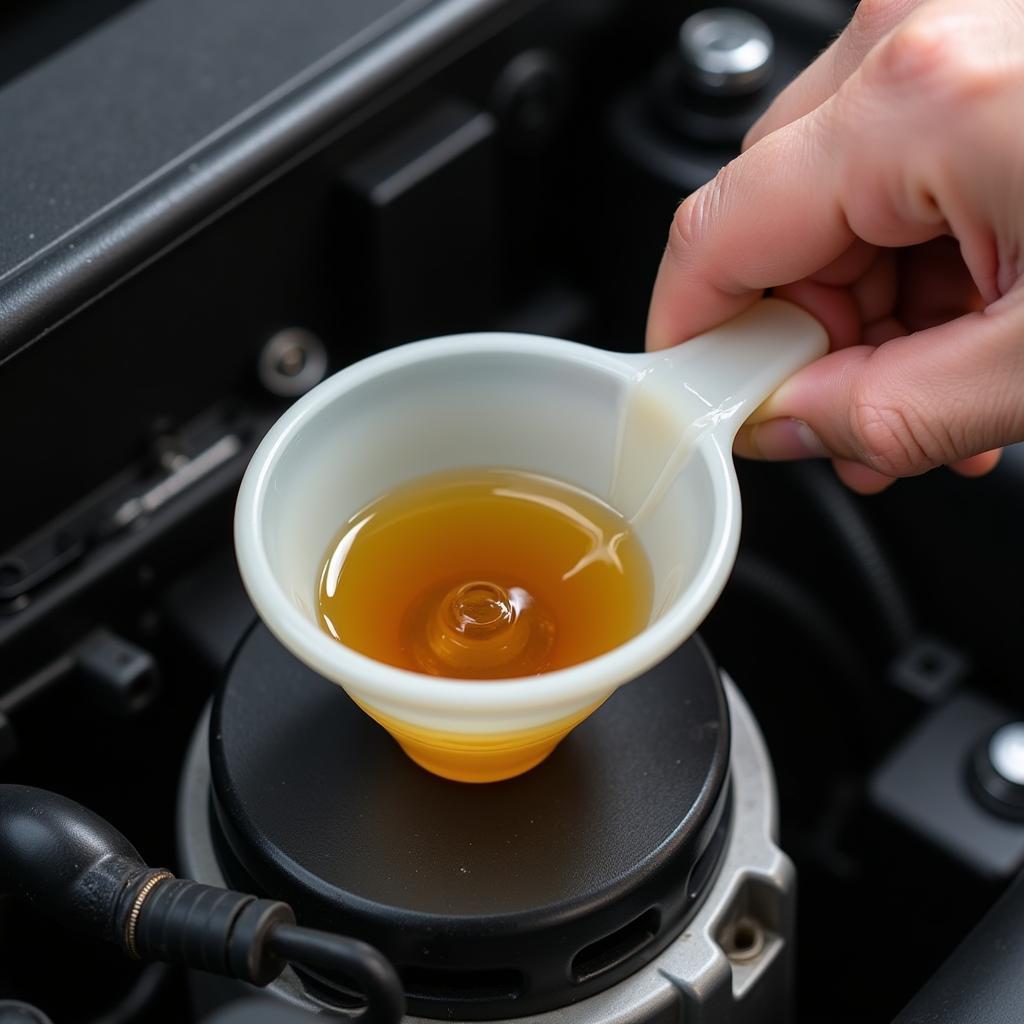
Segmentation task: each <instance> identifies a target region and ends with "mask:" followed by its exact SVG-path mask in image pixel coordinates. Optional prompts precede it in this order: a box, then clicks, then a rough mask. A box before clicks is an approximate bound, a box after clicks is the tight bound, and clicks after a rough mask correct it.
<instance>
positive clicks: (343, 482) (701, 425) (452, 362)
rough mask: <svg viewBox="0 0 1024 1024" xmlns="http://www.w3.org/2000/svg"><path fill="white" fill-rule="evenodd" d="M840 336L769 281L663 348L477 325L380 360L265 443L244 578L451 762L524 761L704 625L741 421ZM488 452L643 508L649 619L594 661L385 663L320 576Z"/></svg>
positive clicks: (313, 402)
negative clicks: (403, 487)
mask: <svg viewBox="0 0 1024 1024" xmlns="http://www.w3.org/2000/svg"><path fill="white" fill-rule="evenodd" d="M826 345H827V339H826V336H825V332H824V330H823V329H822V328H821V326H820V325H819V324H818V323H817V322H816V321H815V320H813V319H812V318H811V317H810V316H809V315H808V314H806V313H804V312H803V311H801V310H798V309H797V308H796V307H794V306H791V305H789V304H788V303H785V302H780V301H778V300H772V299H767V300H763V301H761V302H759V303H758V304H757V305H756V306H754V307H753V308H752V309H750V310H748V311H747V312H746V313H744V314H742V315H741V316H740V317H737V318H736V319H735V320H733V321H731V322H730V323H728V324H725V325H723V326H721V327H719V328H717V329H715V330H714V331H711V332H708V333H707V334H705V335H702V336H701V337H699V338H696V339H693V340H692V341H689V342H687V343H686V344H685V345H682V346H680V347H678V348H676V349H673V350H671V351H669V352H663V353H657V354H654V355H644V356H637V355H619V354H613V353H607V352H603V351H600V350H597V349H592V348H588V347H587V346H583V345H578V344H573V343H570V342H565V341H557V340H554V339H551V338H540V337H533V336H527V335H516V334H466V335H456V336H453V337H447V338H438V339H433V340H430V341H423V342H417V343H414V344H411V345H405V346H401V347H399V348H395V349H392V350H390V351H387V352H383V353H381V354H379V355H376V356H373V357H371V358H369V359H366V360H363V361H362V362H360V363H357V364H355V365H353V366H351V367H349V368H348V369H346V370H343V371H342V372H341V373H338V374H336V375H335V376H333V377H331V378H330V379H328V380H326V381H324V383H322V384H321V385H319V386H318V387H317V388H314V389H313V391H311V392H310V393H309V394H308V395H306V396H305V397H304V398H303V399H301V400H300V401H299V402H297V403H296V404H295V405H294V406H292V407H291V408H290V409H289V410H288V412H286V413H285V415H284V416H282V417H281V419H280V420H279V421H278V422H277V424H276V425H275V426H274V428H273V429H272V430H271V431H270V433H269V434H268V435H267V437H266V438H265V439H264V441H263V443H262V444H261V445H260V447H259V449H258V450H257V452H256V454H255V456H254V457H253V460H252V462H251V464H250V466H249V469H248V471H247V473H246V476H245V479H244V480H243V482H242V487H241V490H240V492H239V498H238V505H237V509H236V517H235V545H236V551H237V555H238V561H239V567H240V569H241V573H242V579H243V582H244V583H245V586H246V589H247V590H248V592H249V595H250V597H251V598H252V601H253V603H254V605H255V606H256V609H257V611H258V612H259V613H260V615H261V616H262V618H263V619H264V621H265V622H266V623H267V625H268V626H269V627H270V629H271V630H272V631H273V632H274V634H275V635H276V636H277V637H278V638H279V639H280V640H281V642H282V643H283V644H284V645H285V646H286V647H288V648H289V649H290V650H291V651H292V652H293V653H294V654H295V655H296V656H297V657H299V658H300V659H301V660H303V661H304V662H305V663H306V664H307V665H309V666H310V667H311V668H312V669H314V670H315V671H317V672H319V673H320V674H321V675H323V676H325V677H326V678H327V679H330V680H331V681H333V682H335V683H337V684H338V685H340V686H342V687H344V688H345V690H346V691H347V692H348V693H349V694H350V695H351V696H352V697H353V699H355V700H356V701H358V702H359V704H360V705H361V706H362V707H363V708H365V709H366V710H367V711H368V712H369V713H371V714H372V715H373V716H374V717H375V718H376V719H377V720H378V721H380V722H382V723H383V724H385V725H387V726H389V727H391V728H394V729H395V731H396V736H397V737H398V738H399V740H400V741H401V740H402V738H403V737H402V735H400V734H399V732H398V728H397V723H401V725H402V727H403V733H404V734H405V736H406V737H408V736H411V735H413V734H415V736H416V737H417V739H416V743H417V744H418V745H419V747H421V748H422V747H423V746H425V745H427V746H429V745H432V746H434V747H438V748H440V747H443V748H444V749H445V750H446V751H447V753H446V754H445V758H444V762H443V763H442V762H441V761H440V760H437V759H434V760H433V761H432V762H431V763H429V764H428V766H429V767H430V768H431V770H434V771H439V772H441V773H442V774H446V775H448V776H449V777H451V778H460V779H471V778H479V772H478V771H477V764H478V763H479V762H480V761H481V759H484V760H487V761H488V762H489V765H490V767H489V768H488V770H487V771H486V773H485V775H486V778H487V779H497V778H503V777H508V776H511V775H514V774H517V773H518V772H521V771H523V770H525V768H526V767H528V766H529V764H530V763H535V762H536V760H537V758H538V756H539V757H543V756H544V754H545V753H546V752H547V751H549V750H550V749H551V748H552V747H553V745H554V743H557V742H558V739H560V738H561V736H564V735H565V733H567V732H568V731H569V729H571V728H572V726H573V725H574V724H576V723H577V722H578V721H580V719H581V718H582V717H585V715H586V714H587V713H588V711H589V710H591V709H593V708H594V707H597V706H598V705H599V704H600V703H601V702H602V701H604V700H605V699H606V698H607V697H608V696H609V695H610V694H611V693H612V692H613V691H614V690H615V688H616V687H618V686H620V685H622V684H623V683H626V682H629V681H630V680H632V679H635V678H636V677H637V676H639V675H641V674H642V673H643V672H644V671H646V670H647V669H649V668H651V667H652V666H653V665H655V664H657V663H658V662H659V661H661V660H662V659H664V658H665V657H667V656H668V654H670V653H671V652H672V651H673V650H674V649H675V648H677V647H678V646H679V645H680V644H681V643H682V642H683V641H684V640H686V638H687V637H689V636H690V635H691V634H692V633H693V632H694V631H695V630H696V628H697V626H698V625H699V624H700V622H701V620H702V619H703V618H704V616H705V615H706V614H707V613H708V611H709V610H710V609H711V606H712V605H713V604H714V602H715V600H716V599H717V597H718V595H719V594H720V593H721V590H722V588H723V586H724V585H725V582H726V579H727V578H728V574H729V570H730V569H731V567H732V562H733V560H734V558H735V553H736V547H737V544H738V541H739V527H740V510H739V493H738V488H737V484H736V475H735V471H734V468H733V464H732V456H731V447H732V440H733V437H734V436H735V432H736V430H737V429H738V427H739V425H740V423H742V421H743V420H744V419H745V418H746V417H747V416H748V415H749V414H750V413H751V412H752V411H753V410H754V408H755V407H756V406H757V405H758V404H759V403H760V402H762V401H763V400H764V399H765V398H766V397H767V396H768V395H769V394H770V393H771V392H772V390H774V389H775V388H776V387H777V386H778V385H779V384H780V383H782V381H783V380H785V379H786V377H788V376H789V375H790V374H792V373H793V372H794V371H796V370H797V369H799V368H800V367H801V366H803V365H804V364H806V363H808V362H810V361H811V360H813V359H814V358H816V357H817V356H819V355H821V354H822V353H823V352H824V351H825V348H826ZM470 467H491V468H493V467H506V468H511V469H518V470H525V471H528V472H535V473H540V474H543V475H545V476H549V477H554V478H556V479H560V480H564V481H566V482H567V483H570V484H573V485H575V486H578V487H582V488H583V489H585V490H587V491H589V492H590V493H591V494H594V495H595V496H597V497H598V498H600V499H602V500H604V501H607V502H608V503H609V504H611V505H612V506H613V507H615V508H616V509H618V511H620V512H621V513H623V514H624V515H625V516H626V517H627V518H629V519H630V521H631V524H632V526H633V527H634V529H635V530H636V532H637V535H638V537H639V539H640V541H641V543H642V544H643V546H644V548H645V550H646V552H647V554H648V556H649V558H650V560H651V563H652V566H653V569H654V612H653V614H652V619H651V622H650V623H649V625H648V626H647V628H646V629H645V630H644V631H643V632H642V633H640V634H639V635H638V636H636V637H634V638H633V639H632V640H630V641H629V642H627V643H625V644H623V645H622V646H620V647H617V648H615V649H614V650H612V651H610V652H608V653H607V654H603V655H601V656H600V657H598V658H594V659H592V660H590V661H587V662H584V663H582V664H579V665H574V666H572V667H570V668H566V669H560V670H558V671H556V672H551V673H547V674H545V675H543V676H535V677H524V678H517V679H507V680H501V681H497V682H495V681H488V682H487V683H485V684H479V683H472V682H466V681H463V680H454V679H444V678H432V677H427V676H423V675H420V674H417V673H413V672H408V671H404V670H401V669H397V668H394V667H391V666H388V665H383V664H380V663H378V662H376V661H373V660H371V659H369V658H367V657H365V656H363V655H360V654H358V653H356V652H355V651H353V650H351V649H349V648H346V647H345V646H344V645H342V644H340V643H338V642H337V641H335V640H334V639H332V638H331V637H328V636H327V635H326V634H325V633H324V632H323V631H322V630H321V629H320V628H319V626H318V625H317V621H316V586H317V581H318V579H319V570H320V565H321V560H322V558H323V556H324V552H325V551H326V549H327V546H328V544H329V542H330V540H331V538H332V537H333V536H334V535H335V533H336V531H337V529H338V527H339V525H340V524H341V523H342V522H344V521H345V520H346V519H347V518H348V517H350V516H351V515H352V514H353V513H354V512H356V511H358V510H359V509H360V508H362V507H363V506H364V505H366V504H368V503H369V502H370V501H372V500H373V499H374V498H376V497H377V496H379V495H380V494H382V493H384V492H385V491H387V490H389V489H390V488H392V487H394V486H395V485H397V484H399V483H402V482H404V481H406V480H409V479H413V478H415V477H419V476H423V475H425V474H427V473H431V472H437V471H440V470H451V469H459V468H470ZM553 729H554V735H552V731H553ZM425 736H428V737H429V736H432V737H434V739H433V740H430V739H428V740H426V741H425V740H424V737H425ZM452 736H459V737H464V738H465V739H464V740H463V741H462V744H463V745H462V746H461V747H456V746H455V745H453V744H452V743H451V742H450V737H452ZM510 736H514V737H515V742H514V743H510V740H509V738H510ZM407 742H408V740H407ZM456 750H458V751H459V753H458V755H456V754H455V753H454V752H455V751H456ZM527 751H529V752H528V753H527ZM499 752H502V753H501V754H500V756H499ZM453 758H457V760H459V761H462V762H463V766H462V767H459V766H457V765H456V764H455V763H454V761H453ZM427 760H428V759H427V758H426V757H425V756H424V757H422V760H421V763H427ZM480 781H483V779H480Z"/></svg>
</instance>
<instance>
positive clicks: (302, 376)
mask: <svg viewBox="0 0 1024 1024" xmlns="http://www.w3.org/2000/svg"><path fill="white" fill-rule="evenodd" d="M256 369H257V372H258V373H259V378H260V383H262V385H263V386H264V387H265V388H266V389H267V390H268V391H269V392H270V393H271V394H272V395H278V396H279V397H280V398H298V396H299V395H304V394H305V393H306V392H307V391H308V390H309V389H310V388H311V387H313V386H314V385H316V384H319V383H320V381H322V380H323V379H324V374H325V373H326V372H327V350H326V349H325V348H324V343H323V342H322V341H321V340H320V339H319V338H318V337H317V336H316V335H315V334H313V332H312V331H307V330H306V329H305V328H304V327H288V328H285V330H283V331H278V332H277V334H275V335H274V336H273V337H272V338H270V340H269V341H268V342H267V343H266V344H265V345H264V346H263V349H262V351H261V352H260V357H259V363H258V364H257V367H256Z"/></svg>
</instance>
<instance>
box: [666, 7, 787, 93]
mask: <svg viewBox="0 0 1024 1024" xmlns="http://www.w3.org/2000/svg"><path fill="white" fill-rule="evenodd" d="M679 53H680V56H681V57H682V60H683V64H684V66H685V68H686V71H687V74H688V75H689V77H690V80H691V82H692V84H693V85H694V86H695V87H696V88H697V89H700V90H701V91H702V92H705V93H708V94H714V95H725V96H741V95H744V94H746V93H751V92H755V91H756V90H757V89H759V88H760V87H761V86H762V85H764V84H765V82H767V81H768V78H769V77H770V76H771V72H772V59H773V56H774V53H775V40H774V38H773V36H772V32H771V29H770V28H769V27H768V26H767V25H766V24H765V23H764V22H763V21H762V20H761V19H760V18H759V17H757V15H755V14H750V13H749V12H748V11H741V10H738V9H737V8H735V7H710V8H708V9H707V10H704V11H698V12H697V13H696V14H691V15H690V17H689V18H687V19H686V21H684V22H683V24H682V26H681V27H680V29H679Z"/></svg>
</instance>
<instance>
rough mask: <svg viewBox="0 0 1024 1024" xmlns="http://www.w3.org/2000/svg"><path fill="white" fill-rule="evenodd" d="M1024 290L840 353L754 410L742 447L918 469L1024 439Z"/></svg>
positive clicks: (895, 472)
mask: <svg viewBox="0 0 1024 1024" xmlns="http://www.w3.org/2000/svg"><path fill="white" fill-rule="evenodd" d="M1022 395H1024V294H1017V295H1013V294H1012V293H1011V294H1010V295H1007V296H1006V297H1005V298H1004V299H1002V300H1000V301H999V302H997V303H995V304H993V305H992V306H990V307H989V308H988V309H987V310H986V311H985V312H983V313H969V314H967V315H965V316H962V317H959V318H957V319H955V320H951V321H949V322H947V323H944V324H941V325H939V326H938V327H932V328H930V329H928V330H925V331H919V332H918V333H916V334H912V335H909V336H907V337H903V338H896V339H893V340H892V341H888V342H885V343H884V344H883V345H880V346H879V347H878V348H872V347H870V346H867V345H859V346H856V347H853V348H847V349H842V350H841V351H837V352H832V353H831V354H829V355H827V356H825V357H824V358H823V359H819V360H818V361H817V362H816V363H812V364H811V365H810V366H808V367H806V368H805V369H803V370H801V371H800V372H799V373H797V374H795V375H794V376H793V377H791V378H790V379H789V380H788V381H786V382H785V383H784V384H783V385H782V387H780V388H779V389H778V391H776V392H775V393H774V394H773V395H772V396H771V397H770V398H769V399H768V400H767V401H766V402H765V403H764V404H763V405H762V406H761V407H760V408H759V409H758V410H757V411H756V412H755V413H754V415H753V416H752V417H751V420H750V421H749V422H748V423H747V425H746V426H745V427H744V429H743V431H742V432H741V437H740V438H739V439H738V443H737V448H738V450H739V451H740V452H741V454H748V455H753V456H755V457H760V458H767V459H773V458H774V459H779V458H796V457H800V456H802V455H803V456H810V455H831V456H833V457H834V458H837V459H840V460H852V461H855V462H859V463H861V464H863V465H865V466H867V467H869V468H871V469H873V470H875V471H876V472H878V473H881V474H883V475H885V476H887V477H901V476H913V475H915V474H918V473H923V472H924V471H925V470H928V469H931V468H932V467H934V466H939V465H949V464H951V463H955V462H958V461H960V460H963V459H967V458H969V457H971V456H973V455H977V454H979V453H981V452H986V451H988V450H990V449H992V448H997V447H999V446H1001V445H1005V444H1011V443H1014V442H1017V441H1021V440H1024V400H1022V397H1021V396H1022Z"/></svg>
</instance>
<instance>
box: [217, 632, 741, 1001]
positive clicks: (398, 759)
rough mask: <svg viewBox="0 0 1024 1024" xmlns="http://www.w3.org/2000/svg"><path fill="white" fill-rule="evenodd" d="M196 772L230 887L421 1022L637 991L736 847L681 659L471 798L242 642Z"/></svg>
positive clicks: (721, 739) (716, 717)
mask: <svg viewBox="0 0 1024 1024" xmlns="http://www.w3.org/2000/svg"><path fill="white" fill-rule="evenodd" d="M467 685H477V684H467ZM483 685H499V686H500V685H501V684H500V683H487V684H483ZM537 685H538V686H543V685H544V684H543V680H542V679H538V683H537ZM210 751H211V765H212V772H213V808H214V818H215V821H214V833H215V835H216V836H217V839H218V843H219V845H220V855H221V860H222V864H223V867H224V870H225V873H226V875H227V876H228V878H229V879H230V881H231V883H232V884H235V885H238V886H243V887H246V888H247V891H254V892H260V893H263V894H265V895H267V896H270V897H273V898H275V899H283V900H287V901H288V902H289V903H290V904H291V905H292V906H293V907H294V909H295V912H296V916H297V918H298V920H299V921H300V923H302V924H305V925H311V926H318V927H321V928H325V929H327V930H335V931H339V932H343V933H344V934H347V935H354V936H357V937H359V938H362V939H364V940H365V941H367V942H371V943H373V944H374V945H376V946H377V947H378V948H379V949H380V950H381V951H382V952H383V953H384V954H385V955H386V956H387V957H388V958H389V959H390V960H391V961H392V962H393V963H394V964H395V966H396V967H397V968H398V971H399V974H400V975H401V976H402V979H403V983H404V985H405V987H406V992H407V997H408V1002H409V1011H410V1012H411V1013H412V1014H414V1015H422V1016H428V1017H435V1018H438V1017H439V1018H449V1017H454V1018H456V1019H459V1020H489V1019H500V1018H505V1017H510V1016H522V1015H526V1014H531V1013H538V1012H542V1011H544V1010H548V1009H552V1008H554V1007H557V1006H563V1005H566V1004H568V1003H572V1002H576V1001H577V1000H579V999H582V998H585V997H586V996H589V995H592V994H593V993H595V992H598V991H601V990H602V989H604V988H607V987H608V986H610V985H612V984H614V983H615V982H617V981H619V980H621V979H622V978H623V977H626V976H627V975H629V974H631V973H633V972H634V971H636V970H637V969H638V968H639V967H640V966H642V965H643V964H644V963H646V962H648V961H649V960H651V959H652V958H653V957H654V956H655V955H656V954H657V953H658V952H660V951H661V950H662V949H663V948H664V947H665V946H666V945H668V943H669V942H670V941H671V940H672V939H673V938H674V937H675V936H677V935H678V934H679V933H680V932H681V930H682V928H683V927H684V926H685V924H686V922H687V921H688V920H689V918H690V917H691V916H692V914H693V912H694V911H695V910H696V908H697V906H698V905H699V903H700V901H701V898H702V897H703V895H704V893H705V892H706V890H707V888H708V886H709V885H710V884H711V882H712V881H713V880H714V877H715V875H716V870H717V866H718V863H719V859H720V854H721V852H722V848H723V847H724V842H725V837H726V834H727V830H728V825H729V817H730V815H729V814H728V808H727V803H728V785H727V773H728V761H729V718H728V710H727V705H726V702H725V695H724V692H723V689H722V685H721V680H720V678H719V674H718V671H717V669H716V668H715V666H714V665H713V663H712V662H711V660H710V658H709V656H708V654H707V651H706V650H705V648H704V646H703V644H702V643H701V642H700V641H699V640H697V639H696V638H695V639H692V640H690V641H689V642H687V643H686V644H684V645H683V646H682V647H681V648H680V649H679V650H678V651H676V652H675V653H674V654H673V655H671V656H670V657H669V658H668V659H666V660H665V661H664V662H663V663H662V664H661V665H659V666H658V667H657V668H655V669H653V670H652V671H650V672H649V673H647V674H646V675H645V676H644V677H643V678H642V679H639V680H637V681H636V682H633V683H631V684H629V685H628V686H624V687H622V688H621V689H620V690H619V691H618V692H617V693H616V694H615V695H614V696H612V697H611V698H610V699H609V700H608V701H607V702H606V703H605V704H604V706H603V707H602V708H600V709H599V710H598V711H597V712H595V713H594V714H593V715H592V716H591V717H590V718H589V719H587V721H586V722H584V723H583V724H582V725H580V726H579V727H577V728H576V729H575V730H574V731H573V732H572V733H571V734H570V735H569V736H568V737H567V738H566V739H565V740H564V741H563V742H562V743H561V744H560V745H559V747H558V748H557V749H556V750H555V752H554V753H553V754H552V755H551V756H550V757H549V758H548V759H547V760H546V761H544V762H543V763H542V764H541V765H539V766H538V767H537V768H535V769H533V770H532V771H530V772H527V773H526V774H525V775H521V776H519V777H518V778H515V779H509V780H506V781H504V782H497V783H490V784H485V785H473V784H467V783H458V782H451V781H448V780H445V779H441V778H438V777H436V776H434V775H431V774H429V773H428V772H426V771H424V770H423V769H421V768H419V767H417V766H416V765H415V764H414V763H413V762H412V761H410V760H409V759H408V758H407V757H406V755H405V754H404V753H402V751H401V750H400V748H399V747H398V746H397V744H396V743H395V742H394V741H393V740H392V739H391V738H390V737H389V736H388V735H387V733H385V732H384V730H382V729H381V728H380V727H379V726H378V725H377V724H376V723H374V722H373V721H371V720H370V719H369V718H368V717H367V716H366V715H365V714H363V712H362V711H360V710H359V709H358V708H357V707H356V706H355V705H354V704H353V703H352V702H351V701H350V700H349V699H348V697H347V696H346V695H345V694H344V692H343V691H341V690H340V689H339V688H338V687H337V686H335V685H334V684H333V683H330V682H328V681H326V680H324V679H323V678H322V677H320V676H319V675H317V674H316V673H314V672H313V671H311V670H310V669H308V668H306V667H305V666H304V665H303V664H301V663H300V662H299V661H298V660H296V659H295V658H294V657H292V655H291V654H289V653H288V652H287V651H286V650H285V649H284V648H283V647H282V646H281V645H280V644H279V643H278V642H277V641H276V640H275V639H274V638H273V636H272V635H271V634H270V632H269V631H268V630H267V629H266V627H264V626H263V625H257V626H256V627H255V628H254V629H253V631H252V632H251V633H250V634H249V635H248V637H247V638H246V640H244V641H243V643H242V645H241V646H240V648H239V651H238V653H237V655H236V657H235V660H234V662H233V663H232V666H231V667H230V669H229V672H228V676H227V679H226V682H225V684H224V686H223V688H222V690H221V692H220V694H219V696H218V698H217V700H216V702H215V705H214V709H213V716H212V719H211V725H210ZM303 982H304V984H306V985H307V987H308V989H309V990H310V992H311V994H315V995H316V996H318V997H320V998H326V999H327V1000H328V1001H330V1000H331V999H332V998H334V997H335V996H337V1002H338V1005H345V1002H344V997H343V995H342V994H341V993H340V992H338V991H337V990H336V989H332V988H331V987H330V986H329V985H326V984H325V983H324V979H315V978H311V977H304V978H303Z"/></svg>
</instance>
